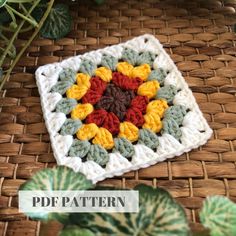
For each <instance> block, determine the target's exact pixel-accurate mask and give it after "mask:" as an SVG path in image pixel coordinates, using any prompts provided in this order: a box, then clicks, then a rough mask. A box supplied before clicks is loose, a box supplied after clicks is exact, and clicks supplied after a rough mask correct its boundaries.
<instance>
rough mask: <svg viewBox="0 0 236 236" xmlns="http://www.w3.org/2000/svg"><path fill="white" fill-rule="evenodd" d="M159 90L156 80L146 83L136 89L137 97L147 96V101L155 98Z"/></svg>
mask: <svg viewBox="0 0 236 236" xmlns="http://www.w3.org/2000/svg"><path fill="white" fill-rule="evenodd" d="M159 88H160V85H159V83H158V82H157V81H156V80H152V81H148V82H145V83H143V84H141V85H140V86H139V87H138V91H137V93H138V95H141V96H147V97H148V98H149V99H150V98H153V97H155V96H156V93H157V90H158V89H159Z"/></svg>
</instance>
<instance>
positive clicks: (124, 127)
mask: <svg viewBox="0 0 236 236" xmlns="http://www.w3.org/2000/svg"><path fill="white" fill-rule="evenodd" d="M36 80H37V85H38V88H39V92H40V97H41V104H42V109H43V113H44V118H45V122H46V126H47V129H48V132H49V135H50V139H51V144H52V148H53V152H54V155H55V158H56V160H57V163H58V165H66V166H69V167H71V168H73V169H74V170H75V171H80V172H82V173H84V174H85V175H86V176H87V177H88V178H89V179H91V180H92V181H93V182H97V181H100V180H103V179H105V178H107V177H113V176H116V175H122V174H123V173H125V172H128V171H131V170H137V169H139V168H144V167H148V166H150V165H153V164H155V163H157V162H161V161H164V160H166V159H167V158H171V157H174V156H179V155H181V154H182V153H184V152H188V151H190V150H191V149H193V148H197V147H198V146H200V145H202V144H204V143H205V142H206V141H207V139H209V138H210V136H211V134H212V130H211V129H210V128H209V126H208V124H207V122H206V120H205V119H204V117H203V115H202V113H201V111H200V110H199V107H198V105H197V103H196V101H195V99H194V97H193V95H192V92H191V90H190V89H189V87H188V85H187V83H186V82H185V80H184V78H183V77H182V75H181V73H180V72H179V71H178V69H177V68H176V66H175V64H174V63H173V61H172V60H171V59H170V57H169V56H168V54H167V53H166V52H165V50H164V49H163V48H162V45H161V44H160V43H159V41H158V40H157V39H156V38H155V37H154V36H152V35H143V36H140V37H137V38H134V39H132V40H130V41H127V42H125V43H122V44H119V45H114V46H111V47H106V48H104V49H100V50H96V51H92V52H89V53H85V54H84V55H80V56H75V57H72V58H69V59H67V60H64V61H62V62H60V63H54V64H50V65H45V66H42V67H40V68H38V70H37V71H36Z"/></svg>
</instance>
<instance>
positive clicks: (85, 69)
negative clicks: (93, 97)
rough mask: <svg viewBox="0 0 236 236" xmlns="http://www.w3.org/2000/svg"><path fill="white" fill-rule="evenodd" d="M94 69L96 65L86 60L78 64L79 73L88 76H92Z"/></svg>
mask: <svg viewBox="0 0 236 236" xmlns="http://www.w3.org/2000/svg"><path fill="white" fill-rule="evenodd" d="M96 68H97V66H96V64H95V63H93V62H92V61H90V60H87V59H84V60H82V62H81V64H80V72H82V73H84V74H88V75H90V76H92V75H93V73H94V71H95V70H96Z"/></svg>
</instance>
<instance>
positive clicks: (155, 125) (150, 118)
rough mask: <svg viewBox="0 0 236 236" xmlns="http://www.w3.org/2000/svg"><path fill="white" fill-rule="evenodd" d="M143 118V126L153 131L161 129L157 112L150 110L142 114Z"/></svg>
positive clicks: (156, 131)
mask: <svg viewBox="0 0 236 236" xmlns="http://www.w3.org/2000/svg"><path fill="white" fill-rule="evenodd" d="M144 120H145V123H144V124H143V128H146V129H150V130H152V131H153V132H154V133H158V132H159V131H160V130H161V128H162V122H161V119H160V116H159V115H158V114H157V113H154V112H152V113H148V114H146V115H144Z"/></svg>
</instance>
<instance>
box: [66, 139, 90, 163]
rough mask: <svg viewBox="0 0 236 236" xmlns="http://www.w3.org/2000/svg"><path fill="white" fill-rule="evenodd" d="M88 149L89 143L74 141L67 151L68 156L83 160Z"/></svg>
mask: <svg viewBox="0 0 236 236" xmlns="http://www.w3.org/2000/svg"><path fill="white" fill-rule="evenodd" d="M90 147H91V144H90V142H89V141H87V140H84V141H82V140H78V139H74V141H73V143H72V145H71V147H70V150H69V156H71V157H81V158H83V157H85V156H86V155H87V153H88V152H89V150H90Z"/></svg>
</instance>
